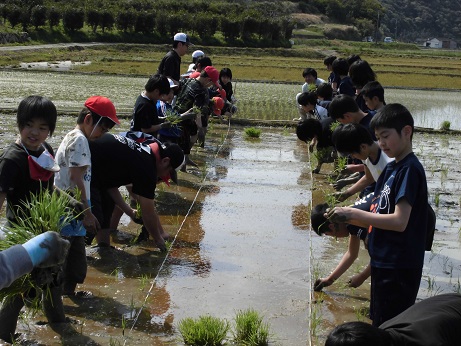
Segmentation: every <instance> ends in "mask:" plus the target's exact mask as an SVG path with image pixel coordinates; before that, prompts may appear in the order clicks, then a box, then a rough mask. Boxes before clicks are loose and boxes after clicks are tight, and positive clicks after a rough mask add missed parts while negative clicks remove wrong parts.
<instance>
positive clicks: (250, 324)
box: [233, 309, 269, 346]
mask: <svg viewBox="0 0 461 346" xmlns="http://www.w3.org/2000/svg"><path fill="white" fill-rule="evenodd" d="M233 336H234V342H235V343H237V344H238V345H246V346H263V345H268V343H269V324H268V323H264V322H263V317H262V316H260V315H259V313H258V312H257V311H256V310H254V309H247V310H239V311H237V314H236V316H235V331H234V332H233Z"/></svg>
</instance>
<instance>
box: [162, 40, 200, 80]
mask: <svg viewBox="0 0 461 346" xmlns="http://www.w3.org/2000/svg"><path fill="white" fill-rule="evenodd" d="M191 44H192V43H191V42H190V39H189V36H188V35H186V34H185V33H182V32H178V33H177V34H176V35H174V38H173V49H172V50H170V51H169V52H168V53H167V54H166V55H165V56H164V57H163V59H162V61H160V65H159V66H158V70H157V73H159V74H163V75H165V76H167V77H168V78H171V79H173V80H174V81H175V83H176V84H179V79H180V78H181V57H182V56H184V55H185V54H186V53H187V50H188V49H189V46H190V45H191Z"/></svg>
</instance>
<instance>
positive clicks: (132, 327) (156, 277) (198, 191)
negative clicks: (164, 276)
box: [123, 118, 231, 345]
mask: <svg viewBox="0 0 461 346" xmlns="http://www.w3.org/2000/svg"><path fill="white" fill-rule="evenodd" d="M230 125H231V123H230V118H229V120H228V124H227V132H226V136H225V137H224V138H223V141H222V143H221V145H220V146H219V147H218V150H217V151H216V153H215V155H214V158H216V157H217V156H218V154H219V152H220V151H221V149H222V148H223V147H224V143H225V142H226V140H227V137H228V136H229V132H230ZM209 173H210V170H208V172H207V174H206V175H205V177H204V178H203V180H202V184H201V185H200V187H199V189H198V190H197V193H196V194H195V197H194V200H193V201H192V203H191V205H190V207H189V210H187V213H186V215H185V216H184V219H183V221H182V222H181V224H180V225H179V228H178V231H177V232H176V234H175V236H174V238H173V241H172V242H171V246H170V248H169V249H168V251H167V253H166V255H165V258H164V259H163V261H162V264H161V265H160V268H159V270H158V272H157V275H155V277H154V279H153V280H152V284H151V286H150V288H149V291H148V292H147V294H146V297H145V298H144V302H143V303H142V305H141V307H140V308H139V312H138V313H137V314H136V317H135V319H134V321H133V324H132V325H131V328H130V331H129V332H132V331H133V329H134V327H135V325H136V323H137V321H138V318H139V316H140V315H141V312H142V310H143V308H144V307H145V306H146V302H147V299H148V298H149V297H150V295H151V294H152V290H153V289H154V287H155V285H156V283H157V279H158V277H159V274H160V272H161V271H162V269H163V266H164V265H165V262H166V260H167V259H168V255H169V254H170V251H171V249H172V247H173V245H174V243H175V241H176V238H177V237H178V234H179V232H180V231H181V229H182V227H183V225H184V223H185V222H186V220H187V217H188V216H189V214H190V212H191V210H192V207H193V206H194V205H195V202H196V201H197V198H198V195H199V194H200V191H201V190H202V187H203V183H204V182H205V181H206V179H207V178H208V174H209ZM126 342H127V336H125V340H124V342H123V345H126Z"/></svg>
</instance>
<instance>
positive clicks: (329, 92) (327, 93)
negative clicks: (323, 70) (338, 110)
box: [316, 83, 333, 101]
mask: <svg viewBox="0 0 461 346" xmlns="http://www.w3.org/2000/svg"><path fill="white" fill-rule="evenodd" d="M316 92H317V96H320V97H322V98H323V99H324V100H325V101H330V100H331V99H332V98H333V88H332V87H331V84H329V83H322V84H320V85H319V86H318V87H317V91H316Z"/></svg>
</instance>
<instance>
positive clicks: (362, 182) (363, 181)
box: [341, 166, 375, 201]
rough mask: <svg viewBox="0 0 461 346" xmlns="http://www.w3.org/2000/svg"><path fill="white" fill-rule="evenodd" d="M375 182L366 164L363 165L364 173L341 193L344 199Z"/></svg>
mask: <svg viewBox="0 0 461 346" xmlns="http://www.w3.org/2000/svg"><path fill="white" fill-rule="evenodd" d="M374 182H375V179H374V178H373V176H372V175H371V172H370V170H369V169H368V167H367V166H365V175H364V176H363V177H361V178H360V179H359V181H357V182H356V183H355V184H354V185H352V186H350V187H349V188H348V189H347V190H346V191H344V192H343V193H342V194H341V195H342V196H344V199H342V200H343V201H344V200H345V199H347V198H348V197H350V196H352V195H354V194H356V193H357V192H360V191H362V190H363V189H365V188H366V187H367V186H368V185H370V184H373V183H374Z"/></svg>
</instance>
